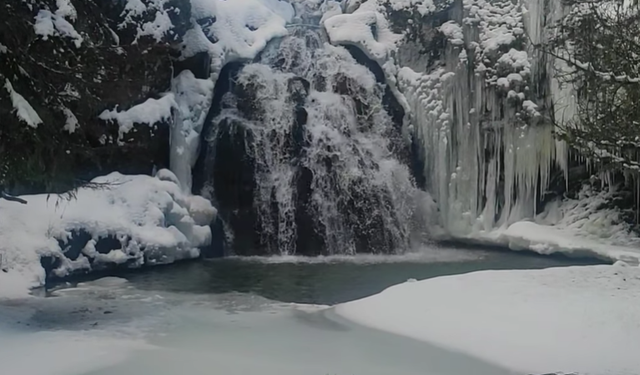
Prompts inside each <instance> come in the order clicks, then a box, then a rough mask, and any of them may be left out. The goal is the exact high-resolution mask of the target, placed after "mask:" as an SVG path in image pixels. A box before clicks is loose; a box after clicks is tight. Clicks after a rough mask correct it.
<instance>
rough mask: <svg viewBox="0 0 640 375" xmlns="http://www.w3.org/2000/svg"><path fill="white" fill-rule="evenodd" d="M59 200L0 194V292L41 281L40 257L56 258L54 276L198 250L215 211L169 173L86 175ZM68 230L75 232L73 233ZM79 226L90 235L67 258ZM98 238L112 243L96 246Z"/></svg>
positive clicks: (17, 291)
mask: <svg viewBox="0 0 640 375" xmlns="http://www.w3.org/2000/svg"><path fill="white" fill-rule="evenodd" d="M93 183H94V185H96V186H97V188H95V189H93V188H82V189H79V190H78V191H77V192H76V193H75V197H73V198H71V199H69V200H67V199H64V198H60V197H58V196H55V195H54V196H47V195H34V196H23V197H22V198H23V199H25V200H26V201H27V204H24V205H23V204H20V203H17V202H10V201H6V200H0V269H1V271H0V298H3V297H5V298H9V297H14V298H15V297H19V296H24V295H26V294H28V292H29V289H30V288H32V287H37V286H41V285H42V284H43V283H44V277H45V271H44V269H43V267H42V266H41V264H40V257H41V256H51V257H54V258H57V259H58V264H57V266H56V268H55V269H54V270H53V273H54V274H55V275H57V276H65V275H67V274H69V273H71V272H74V271H91V270H93V269H96V268H100V267H102V266H104V265H108V264H123V263H127V265H128V266H130V267H139V266H142V265H144V264H148V263H170V262H173V261H174V260H177V259H184V258H194V257H197V256H199V254H200V253H199V250H198V247H199V246H203V245H205V244H208V243H209V241H210V240H211V230H210V228H209V226H208V225H209V223H210V222H211V220H212V219H213V217H214V215H215V209H214V208H213V207H212V206H211V204H210V203H209V201H207V200H205V199H204V198H202V197H197V196H189V195H185V194H183V193H182V190H181V189H180V187H179V185H178V180H177V178H176V177H175V175H174V174H173V173H171V172H169V171H168V170H160V171H159V172H158V173H157V174H156V176H155V177H150V176H125V175H122V174H119V173H112V174H110V175H108V176H104V177H99V178H96V179H95V180H93ZM74 231H75V234H73V232H74ZM79 231H84V233H86V234H87V235H88V236H89V237H90V238H85V239H84V241H85V242H86V243H81V244H77V245H76V246H80V248H78V249H77V250H79V254H76V256H77V258H76V256H73V257H71V258H75V259H70V258H69V257H67V256H65V255H64V253H65V251H67V250H68V247H69V246H70V244H71V241H74V238H75V240H78V238H79V237H81V236H79V235H78V233H79ZM105 238H111V239H113V240H112V241H111V242H114V241H115V242H119V243H120V246H115V247H117V248H115V249H110V250H111V251H110V252H108V253H106V251H100V241H101V240H104V239H105Z"/></svg>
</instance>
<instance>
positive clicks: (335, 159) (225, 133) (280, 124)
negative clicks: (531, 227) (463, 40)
mask: <svg viewBox="0 0 640 375" xmlns="http://www.w3.org/2000/svg"><path fill="white" fill-rule="evenodd" d="M383 95H384V86H383V85H381V84H379V83H378V82H376V79H375V77H374V75H373V74H372V73H371V72H370V71H369V70H368V69H367V68H366V67H365V66H363V65H360V64H358V63H357V61H356V60H355V59H354V58H353V57H352V56H351V55H350V54H349V52H348V51H347V50H346V49H344V48H342V47H335V46H331V45H330V44H328V43H327V42H326V40H324V39H323V37H322V35H321V34H320V30H319V29H316V28H302V27H299V28H293V29H292V30H290V35H289V36H287V37H284V38H282V39H280V40H278V41H272V42H271V43H270V45H268V46H267V48H266V49H265V51H263V53H262V55H261V57H260V59H259V61H257V62H255V63H252V64H248V65H245V66H244V67H243V68H242V69H241V70H240V72H239V73H238V76H237V77H236V79H235V81H234V82H233V84H232V88H231V90H230V92H228V93H227V94H225V97H224V99H223V109H222V111H221V113H220V115H219V116H217V117H216V118H215V119H213V124H212V125H213V126H212V129H211V133H210V134H208V137H207V140H208V147H207V153H206V155H205V158H206V161H205V164H207V165H209V168H208V170H209V171H210V175H209V176H207V177H208V178H209V181H208V183H207V184H206V185H205V192H207V191H208V193H209V194H210V195H211V197H212V198H213V199H214V200H216V201H217V202H218V205H219V207H221V215H222V217H223V219H224V220H225V221H226V222H227V225H228V228H229V229H230V231H232V232H233V234H234V236H235V237H234V238H235V241H234V250H235V251H236V253H240V254H246V253H247V249H246V248H247V247H251V246H254V247H260V248H263V249H266V252H267V253H270V254H296V253H297V254H300V253H303V254H354V253H356V252H373V253H390V252H403V251H405V250H407V249H409V248H410V247H411V246H412V244H413V241H416V240H422V239H423V237H424V232H425V230H426V228H428V224H427V222H426V221H427V220H426V218H427V217H429V214H428V211H429V208H430V207H431V201H430V198H429V197H428V195H427V194H426V193H424V192H421V191H420V190H418V189H417V188H416V187H415V182H414V179H413V177H412V175H411V173H410V171H409V169H408V168H407V166H406V165H405V164H406V162H408V160H407V159H408V158H409V152H408V151H406V150H407V145H406V144H405V143H404V141H403V140H402V135H401V134H402V132H401V129H400V127H401V125H400V124H395V123H394V122H393V121H392V118H391V117H390V115H389V114H388V113H387V111H386V110H385V108H384V107H385V106H384V103H383ZM222 150H226V151H225V152H223V151H222ZM229 150H232V151H231V154H232V155H229ZM230 159H231V160H230ZM402 159H404V160H403V161H402V162H401V161H400V160H402ZM230 163H231V164H233V165H234V166H233V167H229V164H230ZM223 170H224V172H221V171H223ZM205 173H207V172H205ZM234 184H236V185H234ZM238 196H242V197H243V198H238ZM230 202H231V203H230ZM254 233H257V235H255V234H254ZM251 236H255V238H253V239H248V238H249V237H251ZM249 251H251V250H249ZM254 251H255V250H254Z"/></svg>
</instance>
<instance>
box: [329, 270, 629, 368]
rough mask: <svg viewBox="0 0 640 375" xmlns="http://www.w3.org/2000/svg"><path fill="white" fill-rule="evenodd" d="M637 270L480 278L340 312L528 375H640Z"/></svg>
mask: <svg viewBox="0 0 640 375" xmlns="http://www.w3.org/2000/svg"><path fill="white" fill-rule="evenodd" d="M638 306H640V268H639V267H630V266H626V265H624V264H616V265H613V266H589V267H566V268H564V267H563V268H552V269H546V270H535V271H529V270H527V271H522V270H518V271H483V272H476V273H471V274H466V275H457V276H447V277H440V278H435V279H429V280H425V281H420V282H407V283H405V284H401V285H396V286H393V287H391V288H389V289H387V290H385V291H383V292H382V293H380V294H378V295H375V296H372V297H368V298H365V299H362V300H359V301H353V302H349V303H346V304H343V305H338V306H337V307H336V312H337V313H338V314H340V315H341V316H343V317H345V318H347V319H349V320H352V321H355V322H357V323H359V324H363V325H365V326H369V327H372V328H375V329H380V330H384V331H387V332H391V333H395V334H399V335H403V336H408V337H411V338H414V339H417V340H422V341H428V342H431V343H433V344H436V345H440V346H442V347H445V348H449V349H451V350H455V351H459V352H463V353H465V354H468V355H472V356H475V357H478V358H481V359H484V360H487V361H489V362H492V363H495V364H498V365H501V366H503V367H506V368H507V369H510V370H514V371H517V372H518V373H522V374H532V373H533V374H545V373H556V372H565V373H576V372H577V373H579V374H620V375H623V374H624V375H634V374H635V375H637V374H640V356H638V348H640V325H639V324H638V322H639V321H640V309H638Z"/></svg>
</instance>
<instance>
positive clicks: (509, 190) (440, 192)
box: [398, 0, 567, 236]
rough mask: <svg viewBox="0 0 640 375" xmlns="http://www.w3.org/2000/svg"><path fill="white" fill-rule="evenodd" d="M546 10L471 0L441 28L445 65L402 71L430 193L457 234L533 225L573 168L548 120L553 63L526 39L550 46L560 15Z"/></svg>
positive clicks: (532, 4)
mask: <svg viewBox="0 0 640 375" xmlns="http://www.w3.org/2000/svg"><path fill="white" fill-rule="evenodd" d="M543 5H544V2H543V1H538V0H529V1H524V2H517V3H514V2H511V1H503V2H489V1H486V0H465V1H464V2H463V7H462V9H461V11H462V17H461V19H459V20H458V21H457V22H456V21H455V20H454V21H449V22H447V23H445V24H444V25H443V26H441V27H440V31H441V32H442V33H443V34H444V36H445V37H446V38H447V40H448V46H447V47H446V51H445V53H444V59H443V60H444V61H443V64H442V66H441V67H437V68H435V69H433V70H431V71H428V72H415V71H413V70H412V69H410V68H408V67H404V68H402V69H400V70H399V73H398V82H399V88H400V91H401V92H402V93H403V94H404V96H405V97H406V98H407V101H408V103H409V106H410V108H411V115H412V119H411V121H412V124H413V125H415V131H416V135H417V137H418V139H419V140H420V142H421V143H422V146H423V147H422V150H423V152H424V154H423V155H422V159H423V160H424V162H425V175H426V176H427V190H428V191H429V192H431V194H432V195H433V197H434V199H435V200H436V201H437V202H438V205H439V208H440V212H441V215H442V221H443V224H444V225H445V227H446V228H447V229H448V231H449V232H450V233H451V234H453V235H457V236H460V235H463V236H464V235H468V234H470V233H474V232H478V231H489V230H492V229H494V228H496V227H500V226H502V225H508V224H510V223H513V222H515V221H518V220H522V219H524V218H531V217H533V216H534V215H535V214H536V202H537V198H538V197H539V195H540V193H541V190H540V189H544V188H546V186H547V185H548V183H549V178H550V174H551V171H552V168H556V167H559V168H563V169H566V165H567V151H566V147H565V145H564V144H563V143H562V142H559V141H556V139H555V138H554V135H553V132H554V128H553V126H551V125H549V124H547V123H545V122H544V121H542V120H541V115H540V111H541V110H542V109H543V108H547V107H548V104H549V103H551V102H552V100H553V99H552V98H545V97H544V96H543V93H544V92H545V87H547V86H548V85H550V83H548V82H546V81H545V80H544V79H543V78H541V77H542V76H543V74H542V73H544V72H547V70H548V68H549V64H550V62H548V61H547V60H546V59H545V58H544V56H542V55H541V54H538V53H537V52H536V51H535V50H534V49H533V48H532V47H531V46H528V42H527V40H526V38H527V36H526V35H528V36H529V37H530V38H531V40H532V41H533V42H534V43H539V42H542V41H544V39H545V38H546V35H545V33H546V30H547V26H548V25H549V24H550V22H552V21H553V17H554V16H555V14H553V12H559V11H560V10H558V9H552V10H551V11H550V12H551V14H547V13H546V12H545V8H544V7H543ZM527 7H528V8H527ZM555 7H559V6H555ZM552 88H556V87H555V86H553V87H552ZM554 94H555V93H554Z"/></svg>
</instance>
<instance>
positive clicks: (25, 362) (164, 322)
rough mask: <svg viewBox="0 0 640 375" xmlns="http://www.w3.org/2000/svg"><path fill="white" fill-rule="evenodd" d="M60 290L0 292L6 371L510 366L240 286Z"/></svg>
mask: <svg viewBox="0 0 640 375" xmlns="http://www.w3.org/2000/svg"><path fill="white" fill-rule="evenodd" d="M55 295H56V296H55V298H47V299H43V298H38V299H31V300H28V301H21V302H13V303H11V305H8V302H6V301H5V302H2V303H3V304H2V305H0V318H2V319H1V320H0V322H1V323H0V348H1V349H2V350H0V358H1V359H2V360H3V362H2V370H3V371H8V372H7V373H8V374H20V375H82V374H87V375H88V374H91V375H116V374H117V375H129V374H131V375H133V374H136V375H147V374H149V375H150V374H154V375H169V374H171V375H175V374H190V375H191V374H203V375H204V374H207V375H210V374H211V373H219V374H225V375H235V374H237V375H240V374H242V375H246V374H265V375H271V374H274V375H275V374H278V375H289V374H290V375H300V374H311V375H313V374H318V375H326V374H367V375H377V374H379V375H388V374H398V375H418V374H420V375H430V374H442V375H449V374H450V375H460V374H470V373H474V374H480V375H485V374H486V375H506V374H507V372H505V371H503V370H502V369H500V368H497V367H493V366H491V365H488V364H486V363H484V362H481V361H477V360H474V359H472V358H468V357H464V356H459V355H457V354H454V353H450V352H447V351H443V350H441V349H438V348H436V347H433V346H430V345H426V344H421V343H417V342H414V341H411V340H406V339H403V338H400V337H396V336H392V335H387V334H384V333H381V332H376V331H372V330H368V329H365V328H362V327H358V326H354V325H351V324H349V323H347V322H344V321H342V320H341V319H340V318H338V317H336V316H334V315H333V313H332V312H331V310H327V309H326V307H323V306H299V305H295V304H283V303H277V302H273V301H268V300H265V299H262V298H259V297H255V296H249V295H242V294H226V295H217V296H216V295H198V294H174V293H167V292H155V291H143V290H139V289H136V288H135V287H132V286H131V285H129V284H128V283H123V282H121V281H119V280H115V279H111V280H106V281H104V280H103V281H98V282H92V283H86V284H83V285H81V286H80V287H79V288H72V289H66V290H59V291H57V292H55ZM104 311H110V313H108V314H105V313H104ZM17 321H20V323H17ZM26 324H29V326H26ZM34 328H36V329H37V330H38V331H39V332H36V331H34V330H33V329H34ZM34 358H38V359H39V360H38V361H34V360H33V359H34Z"/></svg>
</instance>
